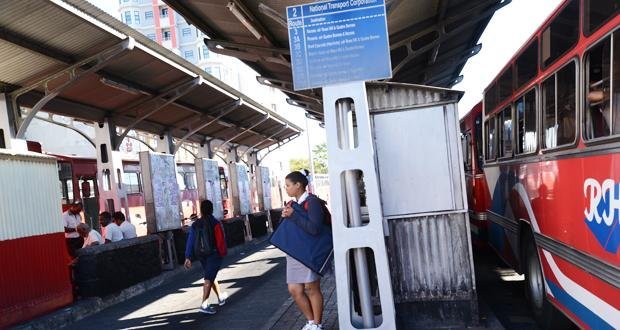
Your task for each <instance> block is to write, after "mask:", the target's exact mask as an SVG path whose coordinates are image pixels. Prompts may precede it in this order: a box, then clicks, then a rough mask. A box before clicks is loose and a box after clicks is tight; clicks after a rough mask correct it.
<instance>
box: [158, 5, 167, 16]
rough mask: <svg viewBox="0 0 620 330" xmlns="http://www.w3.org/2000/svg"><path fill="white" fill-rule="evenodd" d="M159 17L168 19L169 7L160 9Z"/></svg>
mask: <svg viewBox="0 0 620 330" xmlns="http://www.w3.org/2000/svg"><path fill="white" fill-rule="evenodd" d="M159 16H160V17H161V18H165V17H168V7H159Z"/></svg>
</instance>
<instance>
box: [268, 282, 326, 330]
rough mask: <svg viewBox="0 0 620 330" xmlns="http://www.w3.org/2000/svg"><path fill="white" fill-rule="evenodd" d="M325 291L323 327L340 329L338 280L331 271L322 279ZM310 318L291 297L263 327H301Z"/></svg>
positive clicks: (283, 328) (279, 329)
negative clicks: (337, 300) (337, 299)
mask: <svg viewBox="0 0 620 330" xmlns="http://www.w3.org/2000/svg"><path fill="white" fill-rule="evenodd" d="M321 291H322V292H323V299H324V300H323V304H324V305H325V309H324V311H323V329H325V330H336V329H338V305H337V302H336V281H335V278H334V273H333V272H330V273H329V274H328V275H326V276H325V277H323V279H322V281H321ZM307 321H308V320H306V318H305V317H304V316H303V315H302V314H301V312H300V311H299V309H298V308H297V305H295V302H294V301H293V299H292V298H289V299H288V300H287V301H286V302H285V303H284V304H283V305H282V307H281V308H280V310H278V311H277V312H276V313H275V314H274V315H273V316H272V318H271V320H270V321H269V322H268V323H267V324H266V325H265V326H264V327H263V329H274V330H289V329H301V328H302V327H303V326H304V324H306V322H307Z"/></svg>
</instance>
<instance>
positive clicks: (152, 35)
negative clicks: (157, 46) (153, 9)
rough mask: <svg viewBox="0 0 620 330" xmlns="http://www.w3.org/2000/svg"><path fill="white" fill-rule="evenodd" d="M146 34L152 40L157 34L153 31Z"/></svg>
mask: <svg viewBox="0 0 620 330" xmlns="http://www.w3.org/2000/svg"><path fill="white" fill-rule="evenodd" d="M146 36H147V37H148V38H149V39H151V40H153V41H157V36H156V35H155V33H149V34H147V35H146Z"/></svg>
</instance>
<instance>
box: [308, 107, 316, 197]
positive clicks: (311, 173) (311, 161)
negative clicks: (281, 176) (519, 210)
mask: <svg viewBox="0 0 620 330" xmlns="http://www.w3.org/2000/svg"><path fill="white" fill-rule="evenodd" d="M309 128H310V126H309V125H308V116H306V142H308V162H310V175H312V179H314V176H315V175H314V174H315V173H314V158H313V157H312V147H311V146H310V129H309ZM310 192H311V193H316V191H314V182H310Z"/></svg>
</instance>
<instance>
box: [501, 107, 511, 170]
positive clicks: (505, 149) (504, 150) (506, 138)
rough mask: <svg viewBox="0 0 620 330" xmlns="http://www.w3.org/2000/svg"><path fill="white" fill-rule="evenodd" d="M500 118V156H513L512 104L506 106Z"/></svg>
mask: <svg viewBox="0 0 620 330" xmlns="http://www.w3.org/2000/svg"><path fill="white" fill-rule="evenodd" d="M498 119H499V123H498V124H499V131H500V134H499V148H498V150H499V157H500V158H508V157H512V108H511V107H510V106H508V107H506V108H504V110H502V112H501V113H500V115H499V116H498Z"/></svg>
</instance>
